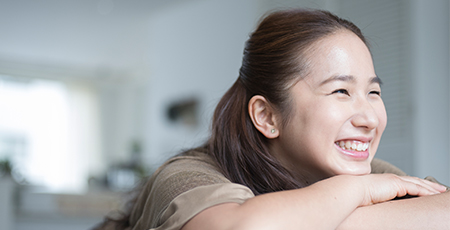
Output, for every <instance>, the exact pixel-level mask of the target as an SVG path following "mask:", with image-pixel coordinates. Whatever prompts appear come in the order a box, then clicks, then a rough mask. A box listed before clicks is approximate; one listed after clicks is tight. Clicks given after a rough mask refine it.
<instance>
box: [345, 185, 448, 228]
mask: <svg viewBox="0 0 450 230" xmlns="http://www.w3.org/2000/svg"><path fill="white" fill-rule="evenodd" d="M338 229H358V230H365V229H408V230H414V229H450V191H448V192H445V193H441V194H437V195H432V196H424V197H417V198H410V199H402V200H393V201H389V202H384V203H379V204H375V205H370V206H364V207H360V208H358V209H356V210H355V211H354V212H353V213H352V214H351V215H350V216H349V217H348V218H347V219H345V221H344V222H343V223H342V224H341V225H340V226H339V228H338Z"/></svg>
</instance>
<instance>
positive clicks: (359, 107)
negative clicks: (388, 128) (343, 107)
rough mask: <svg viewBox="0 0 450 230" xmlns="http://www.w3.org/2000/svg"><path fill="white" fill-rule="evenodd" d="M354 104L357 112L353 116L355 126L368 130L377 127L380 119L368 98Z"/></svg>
mask: <svg viewBox="0 0 450 230" xmlns="http://www.w3.org/2000/svg"><path fill="white" fill-rule="evenodd" d="M354 106H355V108H354V111H355V114H354V116H353V118H352V124H353V126H355V127H360V128H364V129H367V130H372V129H375V128H376V127H377V126H378V124H379V120H378V116H377V113H376V111H375V109H374V107H373V106H372V105H371V104H370V102H369V101H367V99H361V100H359V101H358V102H357V103H355V104H354Z"/></svg>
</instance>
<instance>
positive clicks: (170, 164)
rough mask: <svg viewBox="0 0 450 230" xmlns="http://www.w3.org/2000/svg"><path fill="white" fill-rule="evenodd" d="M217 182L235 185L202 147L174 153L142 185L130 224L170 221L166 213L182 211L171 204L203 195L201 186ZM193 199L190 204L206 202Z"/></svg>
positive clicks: (213, 184)
mask: <svg viewBox="0 0 450 230" xmlns="http://www.w3.org/2000/svg"><path fill="white" fill-rule="evenodd" d="M215 185H217V186H220V185H230V186H232V183H231V182H230V181H229V180H228V179H227V178H225V176H223V174H222V173H220V171H219V169H218V168H217V167H216V165H215V163H214V161H213V160H212V158H211V157H210V156H209V155H208V154H207V153H206V152H205V151H204V150H203V149H192V150H189V151H186V152H184V153H182V154H179V155H177V156H174V157H172V158H170V159H169V160H167V161H166V162H165V163H164V164H163V165H162V166H160V167H159V168H158V169H157V170H156V171H155V172H154V173H153V175H152V176H151V178H150V179H149V180H147V182H146V184H145V185H144V186H143V189H142V190H141V193H140V195H139V197H138V199H137V202H136V205H135V207H134V209H133V211H132V214H131V221H130V223H131V224H132V226H135V227H136V229H140V227H143V228H144V226H145V228H149V226H151V227H155V226H158V225H160V224H162V222H164V221H166V220H167V218H168V217H167V215H168V214H167V213H170V215H168V216H171V215H174V214H175V213H179V212H181V211H180V210H179V211H177V212H174V210H175V209H174V208H173V207H172V206H174V205H175V206H177V205H178V204H179V202H181V201H183V202H184V200H185V199H184V197H189V196H192V194H194V195H195V194H197V196H198V194H204V192H203V190H199V189H200V188H214V186H215ZM209 190H211V189H209ZM209 190H208V191H209ZM193 191H197V192H195V193H193ZM185 194H187V195H185ZM176 200H178V203H177V202H175V201H176ZM180 200H181V201H180ZM190 200H192V199H190ZM190 202H195V203H192V204H191V203H190V204H189V206H191V207H194V206H196V205H197V206H198V205H200V204H196V203H202V202H203V201H202V202H200V200H198V199H197V200H195V201H194V200H192V201H190ZM210 203H211V202H210ZM202 205H203V204H202ZM170 207H172V208H170ZM166 210H168V211H166ZM172 212H173V213H172ZM182 213H183V215H182V216H183V218H184V219H185V217H184V216H185V213H188V214H189V212H186V211H183V212H182ZM177 215H179V214H177ZM172 218H173V217H172ZM177 218H178V217H177Z"/></svg>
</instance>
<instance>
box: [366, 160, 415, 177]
mask: <svg viewBox="0 0 450 230" xmlns="http://www.w3.org/2000/svg"><path fill="white" fill-rule="evenodd" d="M370 166H371V167H372V171H371V173H375V174H377V173H393V174H396V175H399V176H406V175H407V174H406V173H405V172H403V171H402V170H401V169H399V168H397V167H396V166H394V165H393V164H391V163H389V162H386V161H384V160H381V159H378V158H374V159H373V160H372V162H371V164H370Z"/></svg>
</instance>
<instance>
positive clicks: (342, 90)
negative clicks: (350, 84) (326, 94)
mask: <svg viewBox="0 0 450 230" xmlns="http://www.w3.org/2000/svg"><path fill="white" fill-rule="evenodd" d="M334 93H343V94H346V95H350V94H349V93H348V91H347V90H346V89H337V90H335V91H333V92H332V93H331V94H334Z"/></svg>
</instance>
